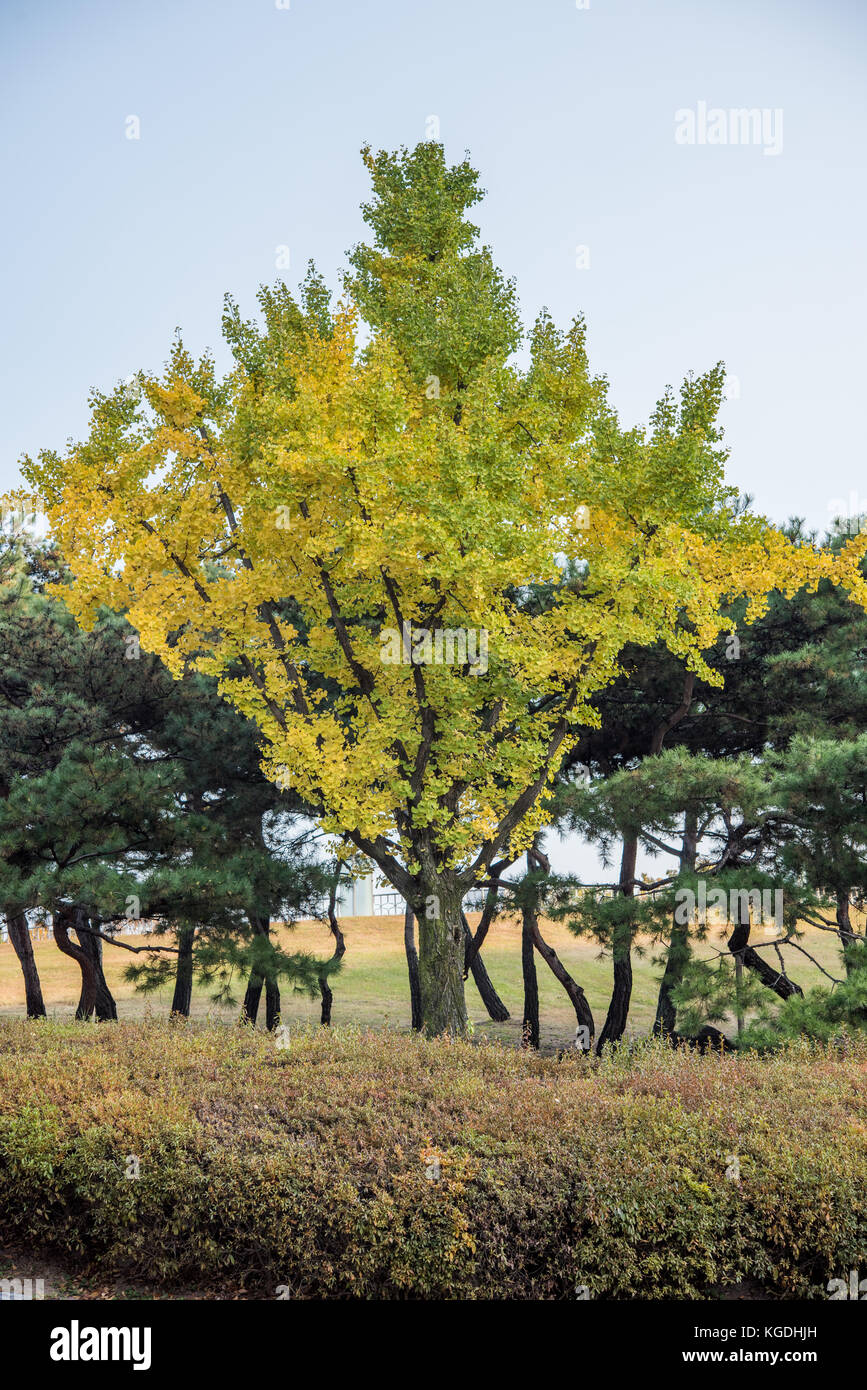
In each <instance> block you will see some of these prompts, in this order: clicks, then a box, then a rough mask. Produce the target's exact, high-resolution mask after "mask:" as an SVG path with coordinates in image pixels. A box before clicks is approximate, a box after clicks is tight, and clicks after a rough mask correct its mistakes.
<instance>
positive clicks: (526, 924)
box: [521, 902, 539, 1048]
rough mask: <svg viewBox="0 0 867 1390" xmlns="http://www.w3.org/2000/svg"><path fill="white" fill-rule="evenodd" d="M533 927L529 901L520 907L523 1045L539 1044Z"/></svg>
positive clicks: (533, 913)
mask: <svg viewBox="0 0 867 1390" xmlns="http://www.w3.org/2000/svg"><path fill="white" fill-rule="evenodd" d="M534 928H535V929H536V930H538V926H537V923H536V909H535V907H534V906H533V905H532V904H530V903H526V902H525V903H524V905H523V907H522V908H521V970H522V972H523V976H524V1018H523V1021H522V1026H521V1038H522V1042H523V1045H524V1047H536V1048H538V1046H539V981H538V979H537V977H536V957H535V954H534V950H535V940H534Z"/></svg>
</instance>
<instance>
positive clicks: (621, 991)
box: [596, 835, 638, 1053]
mask: <svg viewBox="0 0 867 1390" xmlns="http://www.w3.org/2000/svg"><path fill="white" fill-rule="evenodd" d="M637 858H638V836H637V835H625V836H624V837H623V853H622V855H621V859H620V883H619V892H621V893H622V894H623V896H624V897H628V898H631V897H633V896H634V894H635V861H636V859H637ZM612 953H613V956H614V987H613V989H612V991H611V1003H610V1004H609V1005H608V1014H607V1017H606V1019H605V1025H604V1027H603V1029H602V1032H601V1033H600V1034H599V1042H598V1044H597V1047H596V1051H597V1053H601V1052H602V1049H603V1048H604V1046H605V1044H606V1043H609V1042H616V1041H617V1040H618V1039H619V1038H622V1037H623V1034H624V1033H625V1032H626V1020H627V1019H628V1017H629V1004H630V1001H631V999H632V925H631V924H630V923H628V922H625V923H624V924H623V925H622V926H619V927H616V928H615V930H614V940H613V943H612Z"/></svg>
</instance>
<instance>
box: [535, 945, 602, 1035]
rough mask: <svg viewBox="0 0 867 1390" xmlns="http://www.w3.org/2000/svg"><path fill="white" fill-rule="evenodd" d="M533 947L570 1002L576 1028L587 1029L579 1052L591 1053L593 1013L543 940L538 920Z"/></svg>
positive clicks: (585, 999)
mask: <svg viewBox="0 0 867 1390" xmlns="http://www.w3.org/2000/svg"><path fill="white" fill-rule="evenodd" d="M533 945H534V946H535V947H536V950H537V951H538V952H539V955H540V956H541V957H542V959H543V960H544V961H545V962H546V963H547V964H548V966H549V967H550V969H551V970H552V971H553V973H554V975H555V977H556V978H557V979H558V980H559V981H560V983H561V985H562V986H563V988H564V989H565V991H566V993H567V994H568V996H569V998H570V999H571V1000H572V1007H573V1008H574V1010H575V1017H576V1019H577V1020H578V1027H579V1028H586V1029H587V1039H586V1042H587V1046H586V1047H584V1046H583V1045H582V1046H581V1048H580V1049H579V1050H580V1051H581V1052H591V1051H592V1050H593V1037H594V1034H595V1032H596V1025H595V1023H594V1021H593V1013H592V1010H591V1008H590V1005H589V1004H588V1003H587V996H586V995H585V993H584V991H583V989H582V988H581V986H580V985H579V984H578V983H577V982H576V981H575V980H573V978H572V976H571V975H570V974H569V971H568V970H567V969H566V967H565V965H564V964H563V962H562V961H561V959H560V957H559V956H558V955H557V952H556V951H555V950H554V948H553V946H549V945H548V943H547V941H545V940H544V939H543V937H542V933H541V932H540V931H539V923H538V920H536V921H535V922H534V924H533Z"/></svg>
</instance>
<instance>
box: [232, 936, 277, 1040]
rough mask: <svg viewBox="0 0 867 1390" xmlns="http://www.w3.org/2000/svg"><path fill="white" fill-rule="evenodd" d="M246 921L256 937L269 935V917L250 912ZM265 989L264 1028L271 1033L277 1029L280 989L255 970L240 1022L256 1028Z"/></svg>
mask: <svg viewBox="0 0 867 1390" xmlns="http://www.w3.org/2000/svg"><path fill="white" fill-rule="evenodd" d="M247 921H248V922H249V923H250V926H251V927H252V928H253V932H254V934H255V935H256V936H270V935H271V917H270V914H269V915H267V916H266V915H265V914H264V913H261V912H254V911H250V912H248V913H247ZM263 986H264V988H265V1027H266V1028H267V1029H268V1030H269V1031H272V1030H273V1029H275V1028H276V1027H277V1024H278V1022H279V1019H280V987H279V985H278V984H277V981H276V980H269V981H267V983H266V981H265V979H264V978H263V976H261V975H259V974H258V973H257V972H256V971H255V970H251V971H250V978H249V980H248V981H247V990H246V993H245V995H244V1002H243V1004H242V1005H241V1021H242V1022H243V1023H251V1024H252V1025H253V1027H254V1028H255V1026H256V1020H257V1018H258V1017H259V1005H260V1003H261V1002H262V988H263Z"/></svg>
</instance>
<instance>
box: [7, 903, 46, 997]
mask: <svg viewBox="0 0 867 1390" xmlns="http://www.w3.org/2000/svg"><path fill="white" fill-rule="evenodd" d="M5 916H6V925H7V927H8V928H9V940H10V941H11V942H12V948H13V950H14V952H15V954H16V956H17V957H18V962H19V964H20V966H21V974H22V975H23V976H24V999H25V1002H26V1004H27V1017H28V1018H45V1003H44V1001H43V999H42V986H41V984H40V983H39V971H38V970H37V968H36V957H35V956H34V954H33V942H32V940H31V939H30V931H29V928H28V926H27V914H26V912H20V911H16V909H15V908H7V909H6V913H5Z"/></svg>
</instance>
